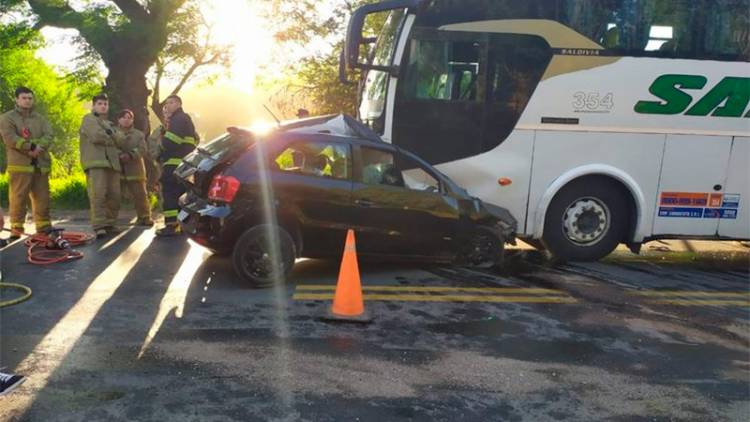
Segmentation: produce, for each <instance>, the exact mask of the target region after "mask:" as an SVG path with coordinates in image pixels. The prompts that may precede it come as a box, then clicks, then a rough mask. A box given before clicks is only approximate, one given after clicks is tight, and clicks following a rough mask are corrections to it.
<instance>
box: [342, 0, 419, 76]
mask: <svg viewBox="0 0 750 422" xmlns="http://www.w3.org/2000/svg"><path fill="white" fill-rule="evenodd" d="M423 2H424V0H388V1H383V2H379V3H373V4H367V5H364V6H362V7H360V8H358V9H357V10H355V11H354V13H352V17H351V18H350V19H349V25H348V27H347V30H346V42H345V43H344V51H343V54H342V60H341V61H342V63H341V65H340V67H339V76H340V77H341V79H342V81H343V80H348V79H347V78H346V71H347V70H348V69H350V70H354V69H364V70H368V69H373V70H382V71H386V72H389V73H391V74H397V73H398V69H393V68H391V67H390V66H375V65H371V64H367V63H362V62H360V55H361V50H360V49H361V47H362V46H363V45H367V44H372V43H374V42H375V41H376V39H375V38H367V37H364V36H363V35H362V31H363V29H364V26H365V21H366V20H367V16H369V15H371V14H373V13H380V12H388V11H391V10H397V9H415V8H418V7H419V6H421V5H422V3H423Z"/></svg>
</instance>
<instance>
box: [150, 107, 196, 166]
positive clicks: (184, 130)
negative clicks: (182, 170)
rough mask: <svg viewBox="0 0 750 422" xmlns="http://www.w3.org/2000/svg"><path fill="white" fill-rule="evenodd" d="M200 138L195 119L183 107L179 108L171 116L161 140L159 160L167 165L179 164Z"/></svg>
mask: <svg viewBox="0 0 750 422" xmlns="http://www.w3.org/2000/svg"><path fill="white" fill-rule="evenodd" d="M198 140H199V139H198V134H196V133H195V125H193V120H192V119H191V118H190V116H188V115H187V113H185V112H184V111H183V110H182V109H181V108H180V109H178V110H177V111H175V112H174V114H172V116H171V117H170V118H169V127H168V129H167V131H166V132H165V133H164V137H163V138H162V141H161V146H162V153H161V156H160V157H159V161H161V162H162V163H164V165H166V166H170V165H179V164H180V163H181V162H182V159H183V158H184V157H185V156H186V155H188V154H190V153H191V152H193V150H194V149H195V148H196V146H198ZM175 163H176V164H175Z"/></svg>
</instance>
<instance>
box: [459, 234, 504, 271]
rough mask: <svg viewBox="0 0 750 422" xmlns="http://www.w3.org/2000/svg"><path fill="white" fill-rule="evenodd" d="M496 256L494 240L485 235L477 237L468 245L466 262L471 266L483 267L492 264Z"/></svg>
mask: <svg viewBox="0 0 750 422" xmlns="http://www.w3.org/2000/svg"><path fill="white" fill-rule="evenodd" d="M496 255H497V251H496V250H495V241H494V239H493V238H492V237H490V236H487V235H477V236H474V238H473V239H472V240H471V242H470V243H469V249H468V251H467V254H466V260H467V261H468V263H469V265H471V266H475V267H485V266H490V265H492V264H494V262H495V259H494V257H495V256H496Z"/></svg>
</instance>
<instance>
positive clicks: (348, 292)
mask: <svg viewBox="0 0 750 422" xmlns="http://www.w3.org/2000/svg"><path fill="white" fill-rule="evenodd" d="M325 319H327V320H332V321H350V322H370V321H371V320H372V318H370V316H369V315H368V314H367V313H366V312H365V302H364V300H363V299H362V282H361V280H360V278H359V264H358V263H357V247H356V245H355V240H354V230H349V232H348V233H347V234H346V246H344V257H343V258H342V259H341V270H340V271H339V280H338V283H337V284H336V294H335V296H334V298H333V306H331V310H330V311H329V312H328V315H327V316H326V318H325Z"/></svg>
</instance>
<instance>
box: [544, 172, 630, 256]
mask: <svg viewBox="0 0 750 422" xmlns="http://www.w3.org/2000/svg"><path fill="white" fill-rule="evenodd" d="M628 210H629V206H628V201H627V197H626V195H625V193H624V192H623V189H622V188H621V186H620V185H618V184H617V183H616V182H613V181H610V180H607V179H600V178H592V179H583V180H580V181H577V182H573V183H571V184H569V185H568V186H566V187H564V188H563V189H561V190H560V192H558V193H557V195H556V196H555V198H554V199H553V200H552V203H551V204H550V206H549V208H548V210H547V216H546V219H545V223H544V237H543V241H544V245H545V246H546V247H547V249H548V250H549V251H550V252H552V255H554V256H555V258H557V259H560V260H563V261H596V260H599V259H601V258H604V257H605V256H607V255H609V254H610V253H612V251H614V250H615V248H617V245H618V244H620V242H622V241H623V240H625V234H626V231H627V227H628V212H629V211H628Z"/></svg>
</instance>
